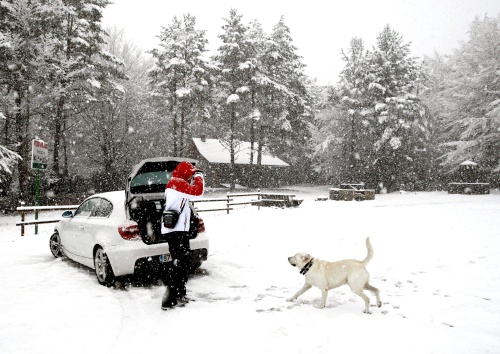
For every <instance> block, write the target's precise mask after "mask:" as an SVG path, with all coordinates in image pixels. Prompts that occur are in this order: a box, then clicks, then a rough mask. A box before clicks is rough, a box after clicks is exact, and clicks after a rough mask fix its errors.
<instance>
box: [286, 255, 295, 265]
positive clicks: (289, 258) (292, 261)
mask: <svg viewBox="0 0 500 354" xmlns="http://www.w3.org/2000/svg"><path fill="white" fill-rule="evenodd" d="M288 263H290V264H291V265H293V266H294V267H295V262H294V258H293V257H288Z"/></svg>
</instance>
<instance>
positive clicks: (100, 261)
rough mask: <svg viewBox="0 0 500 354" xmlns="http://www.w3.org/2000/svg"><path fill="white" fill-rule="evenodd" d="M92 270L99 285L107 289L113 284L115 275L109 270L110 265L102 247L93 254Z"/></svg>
mask: <svg viewBox="0 0 500 354" xmlns="http://www.w3.org/2000/svg"><path fill="white" fill-rule="evenodd" d="M94 268H95V275H96V277H97V281H98V282H99V284H101V285H105V286H108V287H110V286H112V285H114V284H115V280H116V277H115V274H114V273H113V269H112V268H111V263H109V259H108V256H107V255H106V253H105V252H104V250H103V249H102V247H98V248H97V249H96V250H95V252H94Z"/></svg>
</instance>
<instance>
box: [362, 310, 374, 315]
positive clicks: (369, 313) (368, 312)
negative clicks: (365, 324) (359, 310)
mask: <svg viewBox="0 0 500 354" xmlns="http://www.w3.org/2000/svg"><path fill="white" fill-rule="evenodd" d="M363 313H366V314H367V315H371V314H372V313H371V312H370V310H364V311H363Z"/></svg>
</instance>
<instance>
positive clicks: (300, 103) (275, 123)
mask: <svg viewBox="0 0 500 354" xmlns="http://www.w3.org/2000/svg"><path fill="white" fill-rule="evenodd" d="M301 59H302V58H301V57H300V55H298V53H297V48H296V47H295V45H294V44H293V39H292V37H291V35H290V28H289V27H288V26H287V25H286V24H285V21H284V18H283V17H281V18H280V20H279V21H278V23H277V24H276V25H275V26H274V27H273V31H272V33H271V35H270V36H269V38H268V39H267V40H266V41H265V45H264V46H263V52H262V53H261V55H260V56H259V62H260V63H259V72H258V74H259V75H258V76H256V77H255V79H254V81H256V82H258V83H259V87H260V88H259V94H258V104H259V106H260V108H259V111H260V114H261V118H260V120H259V134H258V139H259V140H258V149H259V150H258V161H260V157H261V155H262V149H263V148H264V147H266V146H267V148H268V149H269V150H270V152H272V153H274V154H277V155H279V156H280V157H282V158H284V159H285V160H286V161H288V162H289V163H291V164H292V165H294V166H296V167H298V166H301V168H300V169H298V170H297V171H294V172H295V173H294V174H296V175H297V176H299V174H300V173H303V172H304V171H305V170H307V169H304V168H303V167H304V163H306V162H307V161H310V159H309V157H310V156H308V154H309V153H310V151H309V150H308V149H309V147H310V146H309V142H310V137H311V135H310V131H309V125H310V123H311V121H312V119H313V114H312V109H311V97H310V95H309V91H308V87H307V78H306V76H305V74H304V72H303V70H304V67H305V65H304V64H303V63H302V61H301Z"/></svg>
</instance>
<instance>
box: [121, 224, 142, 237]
mask: <svg viewBox="0 0 500 354" xmlns="http://www.w3.org/2000/svg"><path fill="white" fill-rule="evenodd" d="M118 233H119V234H120V236H121V237H122V238H123V239H124V240H134V239H140V238H141V233H140V232H139V225H137V223H136V222H124V223H123V224H121V225H120V226H118Z"/></svg>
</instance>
